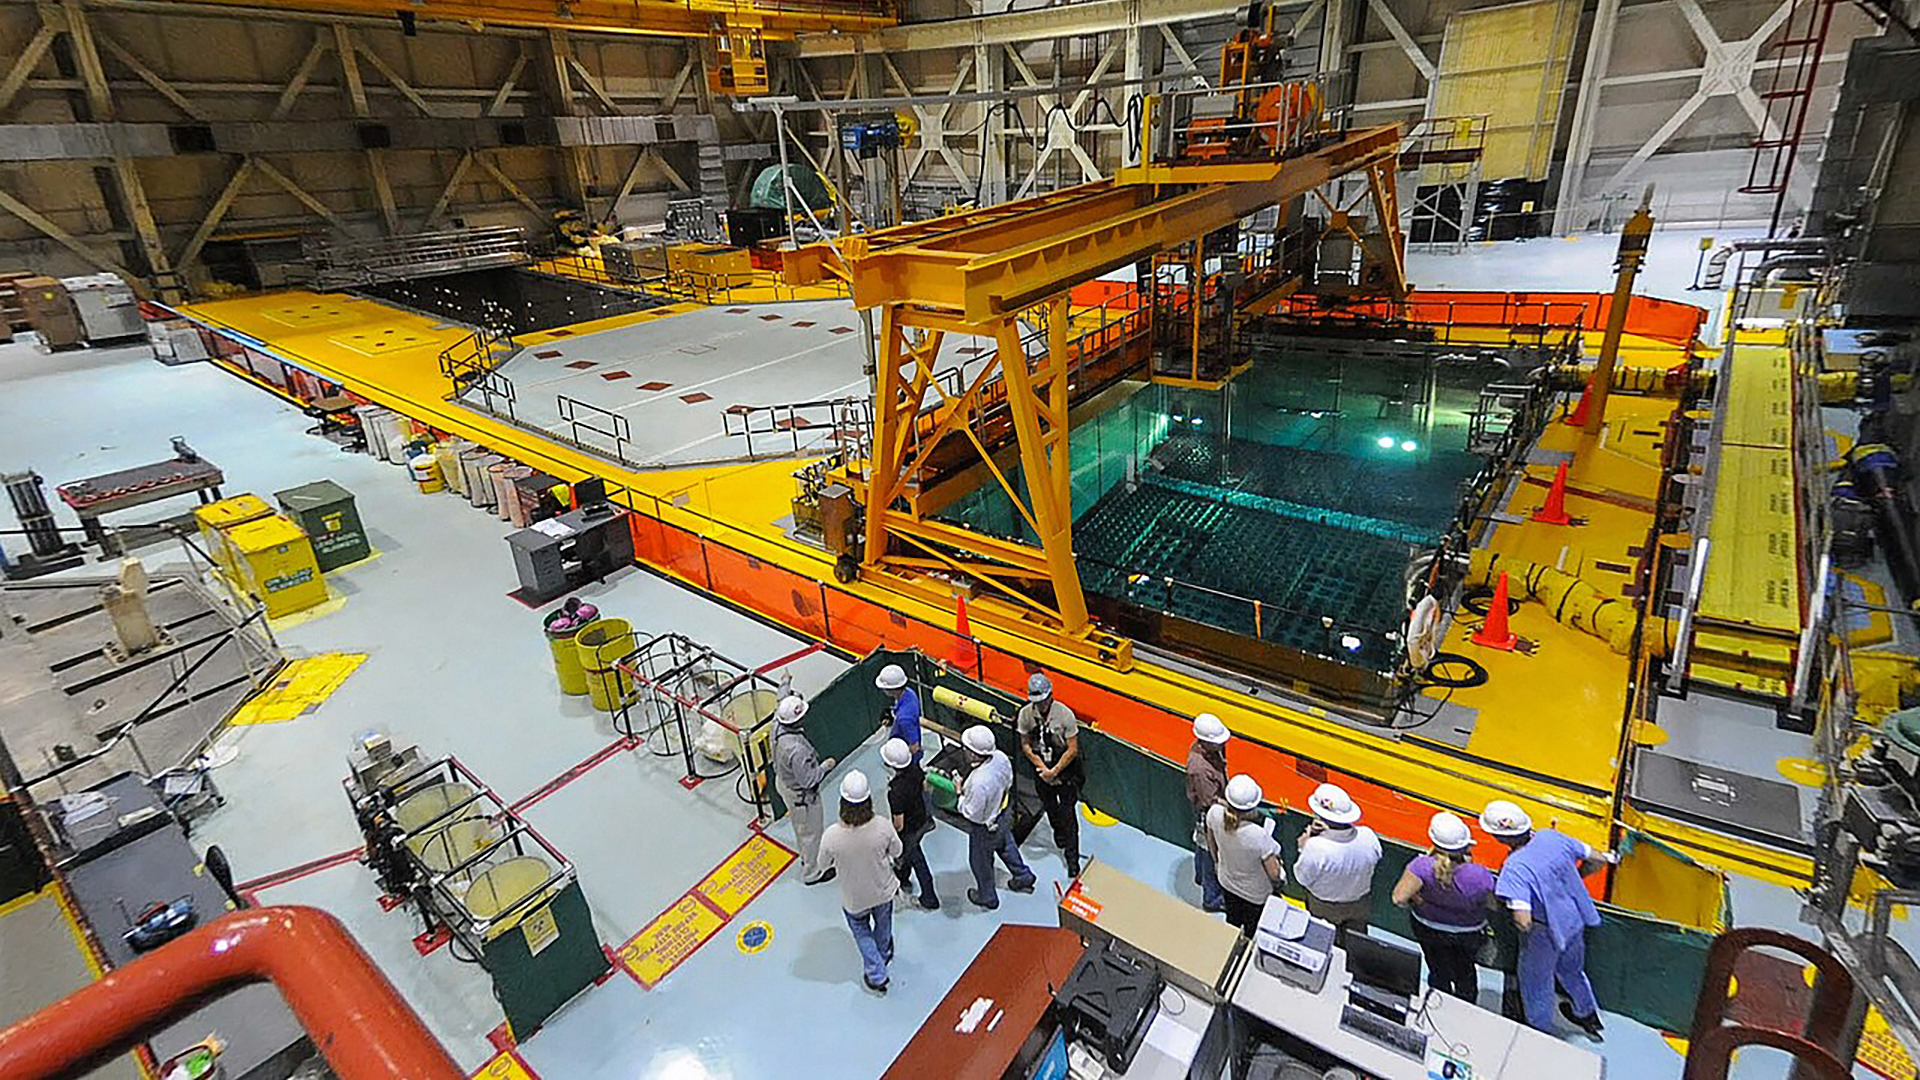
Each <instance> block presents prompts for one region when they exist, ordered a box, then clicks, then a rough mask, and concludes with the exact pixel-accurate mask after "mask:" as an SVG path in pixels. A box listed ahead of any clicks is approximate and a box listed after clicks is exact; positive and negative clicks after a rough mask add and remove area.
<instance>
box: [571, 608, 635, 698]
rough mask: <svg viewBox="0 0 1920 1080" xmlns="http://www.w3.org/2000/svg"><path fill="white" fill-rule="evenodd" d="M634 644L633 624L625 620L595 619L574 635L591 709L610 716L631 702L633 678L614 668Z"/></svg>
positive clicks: (631, 649)
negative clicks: (609, 713)
mask: <svg viewBox="0 0 1920 1080" xmlns="http://www.w3.org/2000/svg"><path fill="white" fill-rule="evenodd" d="M635 642H636V639H635V638H634V634H633V624H632V623H629V622H628V621H627V620H625V619H595V620H594V621H592V622H590V623H588V624H587V625H585V626H583V627H581V628H580V629H579V631H578V632H577V633H575V634H574V644H575V646H576V647H577V648H578V649H579V655H580V667H581V668H582V669H583V671H584V672H585V674H586V679H587V697H588V698H589V699H591V700H592V701H593V707H594V708H596V709H599V710H601V711H603V712H612V711H613V710H614V708H615V707H616V706H618V705H622V704H625V703H627V702H630V701H632V700H633V697H634V690H633V676H631V675H629V674H627V673H626V672H624V671H621V670H620V669H619V668H618V667H617V666H615V665H616V664H617V663H618V662H619V660H620V658H621V657H623V656H625V655H627V654H628V653H630V652H632V651H633V649H634V645H635Z"/></svg>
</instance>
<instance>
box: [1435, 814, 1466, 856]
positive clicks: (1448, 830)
mask: <svg viewBox="0 0 1920 1080" xmlns="http://www.w3.org/2000/svg"><path fill="white" fill-rule="evenodd" d="M1427 839H1429V840H1431V841H1433V846H1434V847H1437V848H1439V849H1440V850H1442V851H1463V850H1465V849H1467V848H1470V847H1472V846H1473V833H1472V832H1471V831H1470V830H1468V828H1467V823H1466V822H1464V821H1461V820H1460V815H1458V814H1455V813H1452V812H1450V811H1446V810H1442V811H1440V812H1439V813H1437V814H1435V815H1433V820H1432V821H1430V822H1428V823H1427Z"/></svg>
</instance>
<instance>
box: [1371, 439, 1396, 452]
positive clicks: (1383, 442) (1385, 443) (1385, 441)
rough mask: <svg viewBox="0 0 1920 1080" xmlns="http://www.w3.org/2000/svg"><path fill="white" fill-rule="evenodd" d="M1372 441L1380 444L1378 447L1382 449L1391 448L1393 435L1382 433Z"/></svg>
mask: <svg viewBox="0 0 1920 1080" xmlns="http://www.w3.org/2000/svg"><path fill="white" fill-rule="evenodd" d="M1374 441H1375V442H1377V443H1379V444H1380V449H1382V450H1391V449H1393V436H1391V435H1382V436H1380V437H1379V438H1378V439H1376V440H1374Z"/></svg>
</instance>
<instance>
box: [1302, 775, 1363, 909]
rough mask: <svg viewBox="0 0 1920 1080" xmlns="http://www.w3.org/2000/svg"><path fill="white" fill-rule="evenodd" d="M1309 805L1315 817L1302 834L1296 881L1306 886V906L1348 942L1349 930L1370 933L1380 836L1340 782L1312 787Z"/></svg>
mask: <svg viewBox="0 0 1920 1080" xmlns="http://www.w3.org/2000/svg"><path fill="white" fill-rule="evenodd" d="M1307 807H1308V808H1309V809H1310V810H1312V811H1313V821H1312V822H1311V823H1309V824H1308V825H1307V828H1306V831H1304V832H1302V833H1301V834H1300V855H1299V857H1298V858H1296V859H1295V860H1294V861H1293V879H1294V880H1295V881H1298V882H1299V883H1300V884H1301V885H1302V886H1303V887H1304V888H1305V889H1306V890H1307V910H1308V911H1310V912H1312V913H1313V914H1314V915H1315V916H1317V917H1319V918H1322V919H1325V920H1327V921H1328V922H1330V923H1332V924H1333V925H1334V927H1335V929H1336V931H1337V933H1338V940H1339V941H1341V942H1344V941H1346V937H1347V934H1348V933H1350V932H1358V933H1362V934H1364V933H1366V932H1367V924H1368V921H1369V919H1370V917H1371V915H1372V913H1373V870H1374V867H1376V866H1378V865H1380V838H1379V837H1378V836H1376V835H1374V832H1373V830H1372V829H1369V828H1367V827H1366V826H1365V825H1361V824H1360V807H1359V806H1358V805H1356V804H1355V803H1354V801H1353V797H1352V796H1350V795H1348V794H1347V793H1346V792H1345V791H1344V790H1342V789H1341V788H1340V787H1339V785H1337V784H1321V785H1320V786H1319V787H1318V788H1316V789H1314V792H1313V795H1312V796H1311V797H1309V798H1308V799H1307Z"/></svg>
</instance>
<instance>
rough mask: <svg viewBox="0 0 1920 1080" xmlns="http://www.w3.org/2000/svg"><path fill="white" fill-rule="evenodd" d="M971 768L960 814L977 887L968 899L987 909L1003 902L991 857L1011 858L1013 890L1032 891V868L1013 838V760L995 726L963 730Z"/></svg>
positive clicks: (963, 784)
mask: <svg viewBox="0 0 1920 1080" xmlns="http://www.w3.org/2000/svg"><path fill="white" fill-rule="evenodd" d="M960 744H961V745H962V746H964V747H966V750H967V756H968V758H970V759H971V760H972V762H973V770H972V771H971V772H969V773H967V778H966V780H964V781H962V782H961V784H960V816H961V817H963V818H965V819H966V822H967V863H968V865H970V866H971V867H972V868H973V883H974V887H973V888H971V889H968V890H967V899H968V900H971V901H973V903H974V905H975V906H977V907H981V908H985V909H986V910H988V911H992V910H993V909H995V908H997V907H999V906H1000V894H999V892H998V891H997V890H996V889H995V888H994V884H993V857H994V856H995V855H998V856H1000V861H1001V862H1003V863H1006V864H1007V873H1009V874H1011V875H1013V876H1012V878H1010V879H1009V880H1008V881H1007V888H1009V889H1012V890H1013V891H1014V892H1023V893H1024V892H1032V891H1033V885H1034V881H1035V880H1036V879H1035V877H1034V873H1033V871H1032V870H1029V869H1028V868H1027V864H1026V861H1025V860H1023V859H1021V858H1020V845H1019V844H1018V843H1017V842H1015V841H1014V839H1013V824H1012V817H1013V800H1012V797H1011V796H1012V792H1013V762H1011V761H1009V760H1007V755H1006V754H1004V753H1002V752H1001V751H1000V749H999V747H998V746H996V745H995V744H994V740H993V730H992V729H991V728H989V727H987V726H986V725H985V724H975V725H973V726H972V727H970V728H968V729H967V730H965V731H963V732H961V733H960Z"/></svg>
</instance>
